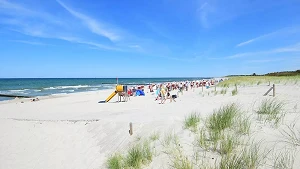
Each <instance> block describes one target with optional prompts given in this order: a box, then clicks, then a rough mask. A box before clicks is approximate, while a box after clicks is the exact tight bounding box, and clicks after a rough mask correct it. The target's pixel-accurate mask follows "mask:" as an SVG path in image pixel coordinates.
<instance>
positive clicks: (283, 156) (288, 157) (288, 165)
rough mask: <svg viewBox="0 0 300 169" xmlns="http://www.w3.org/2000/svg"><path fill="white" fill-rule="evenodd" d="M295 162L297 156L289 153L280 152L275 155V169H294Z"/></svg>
mask: <svg viewBox="0 0 300 169" xmlns="http://www.w3.org/2000/svg"><path fill="white" fill-rule="evenodd" d="M294 162H295V156H294V155H293V154H292V153H289V152H288V151H285V152H280V153H279V154H276V155H275V159H274V163H273V168H275V169H281V168H284V169H293V165H294Z"/></svg>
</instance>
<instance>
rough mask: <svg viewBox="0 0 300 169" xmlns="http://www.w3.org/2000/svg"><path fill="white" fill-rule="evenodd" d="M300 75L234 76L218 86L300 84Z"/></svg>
mask: <svg viewBox="0 0 300 169" xmlns="http://www.w3.org/2000/svg"><path fill="white" fill-rule="evenodd" d="M299 81H300V75H296V76H234V77H228V80H224V81H222V82H220V83H219V84H218V86H220V87H227V88H228V87H230V86H234V85H236V84H237V85H253V84H256V85H261V84H269V83H270V84H285V83H290V84H299Z"/></svg>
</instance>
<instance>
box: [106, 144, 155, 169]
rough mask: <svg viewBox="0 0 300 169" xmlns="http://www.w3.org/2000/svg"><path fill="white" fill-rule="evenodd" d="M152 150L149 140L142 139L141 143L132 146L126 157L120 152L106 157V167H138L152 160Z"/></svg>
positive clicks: (117, 168) (135, 168) (119, 168)
mask: <svg viewBox="0 0 300 169" xmlns="http://www.w3.org/2000/svg"><path fill="white" fill-rule="evenodd" d="M152 156H153V152H152V150H151V147H150V142H149V141H147V140H146V141H144V142H143V143H142V144H136V145H134V146H132V147H131V148H130V149H129V150H128V153H127V156H126V157H122V156H121V155H120V154H115V155H113V156H112V157H110V158H109V159H108V162H107V167H108V168H109V169H123V168H134V169H139V168H141V167H142V165H143V164H146V163H148V162H151V161H152Z"/></svg>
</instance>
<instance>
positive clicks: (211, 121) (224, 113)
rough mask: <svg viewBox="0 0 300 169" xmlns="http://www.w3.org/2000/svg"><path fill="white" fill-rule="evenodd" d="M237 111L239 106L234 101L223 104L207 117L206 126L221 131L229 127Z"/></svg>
mask: <svg viewBox="0 0 300 169" xmlns="http://www.w3.org/2000/svg"><path fill="white" fill-rule="evenodd" d="M239 111H240V110H239V107H238V106H237V104H235V103H232V104H228V105H226V106H223V107H221V108H220V109H219V110H217V111H214V113H213V114H212V115H211V116H210V117H209V118H208V121H207V127H208V128H209V129H210V130H212V131H222V130H224V129H225V128H228V127H231V126H232V124H233V120H234V118H235V116H236V115H237V114H238V113H239Z"/></svg>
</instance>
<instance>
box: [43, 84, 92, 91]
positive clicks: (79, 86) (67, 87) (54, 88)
mask: <svg viewBox="0 0 300 169" xmlns="http://www.w3.org/2000/svg"><path fill="white" fill-rule="evenodd" d="M88 87H91V86H89V85H77V86H56V87H46V88H44V90H57V89H79V88H88Z"/></svg>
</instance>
